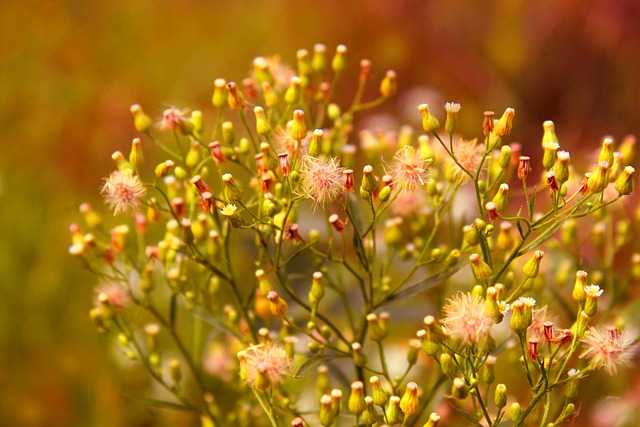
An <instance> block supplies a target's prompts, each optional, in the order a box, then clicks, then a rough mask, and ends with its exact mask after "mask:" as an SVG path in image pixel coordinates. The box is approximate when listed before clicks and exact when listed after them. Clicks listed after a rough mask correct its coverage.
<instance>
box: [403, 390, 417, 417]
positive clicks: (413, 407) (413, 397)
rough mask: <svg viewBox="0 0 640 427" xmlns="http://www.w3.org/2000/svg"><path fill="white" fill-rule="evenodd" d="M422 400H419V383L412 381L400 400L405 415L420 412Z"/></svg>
mask: <svg viewBox="0 0 640 427" xmlns="http://www.w3.org/2000/svg"><path fill="white" fill-rule="evenodd" d="M419 406H420V401H419V400H418V384H416V383H414V382H410V383H408V384H407V387H406V388H405V392H404V396H402V399H401V400H400V409H401V410H402V412H404V415H405V416H409V415H413V414H415V413H416V412H418V407H419Z"/></svg>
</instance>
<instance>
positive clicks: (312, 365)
mask: <svg viewBox="0 0 640 427" xmlns="http://www.w3.org/2000/svg"><path fill="white" fill-rule="evenodd" d="M342 357H347V356H346V355H341V354H325V355H322V356H315V357H312V358H311V359H309V360H307V361H306V362H304V363H303V364H302V366H300V369H298V372H296V373H295V375H294V377H295V378H304V377H308V376H310V375H313V374H315V373H316V372H317V371H318V368H319V367H320V365H322V364H324V363H326V362H329V361H330V360H334V359H340V358H342Z"/></svg>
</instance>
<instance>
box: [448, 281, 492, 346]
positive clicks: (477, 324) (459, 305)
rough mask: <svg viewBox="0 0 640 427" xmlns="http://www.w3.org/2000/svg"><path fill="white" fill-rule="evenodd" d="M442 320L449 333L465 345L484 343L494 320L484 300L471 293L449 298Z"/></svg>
mask: <svg viewBox="0 0 640 427" xmlns="http://www.w3.org/2000/svg"><path fill="white" fill-rule="evenodd" d="M443 310H444V312H445V317H444V319H443V320H442V323H443V325H444V327H445V328H446V332H447V334H448V335H449V336H450V337H452V338H453V339H455V340H458V341H460V342H461V343H463V344H465V345H482V344H484V342H485V341H486V339H487V337H488V336H489V333H490V332H491V326H492V325H493V323H494V321H493V319H492V318H491V316H489V315H488V314H486V313H485V310H484V301H483V300H482V299H481V298H480V297H478V296H476V295H473V294H471V293H459V294H457V295H453V296H452V297H451V298H449V302H448V303H447V304H446V305H445V306H444V308H443Z"/></svg>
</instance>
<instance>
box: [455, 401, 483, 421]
mask: <svg viewBox="0 0 640 427" xmlns="http://www.w3.org/2000/svg"><path fill="white" fill-rule="evenodd" d="M449 404H450V405H451V407H452V408H453V410H454V411H456V412H457V413H458V414H460V415H462V416H463V417H465V418H466V419H468V420H469V421H470V422H471V423H473V425H475V426H477V427H482V424H480V423H479V422H478V421H477V420H476V419H475V418H473V417H472V416H471V415H469V414H467V413H466V412H464V411H463V410H462V409H460V408H458V407H457V406H456V405H454V404H453V403H451V402H449Z"/></svg>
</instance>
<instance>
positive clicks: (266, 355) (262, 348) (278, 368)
mask: <svg viewBox="0 0 640 427" xmlns="http://www.w3.org/2000/svg"><path fill="white" fill-rule="evenodd" d="M238 360H239V361H240V373H241V376H242V377H243V379H244V380H245V382H246V383H247V384H248V385H249V386H251V387H253V386H254V385H255V382H256V378H257V377H258V373H259V372H260V373H263V374H265V375H266V376H267V377H268V378H269V383H270V384H272V385H276V384H279V383H280V382H281V381H282V378H283V377H285V376H286V375H289V373H290V372H291V365H290V362H289V358H288V357H287V352H286V351H285V349H284V347H282V346H280V345H278V344H274V343H273V342H271V341H269V342H267V343H266V344H258V345H252V346H249V347H247V348H246V349H244V350H242V351H239V352H238Z"/></svg>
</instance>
